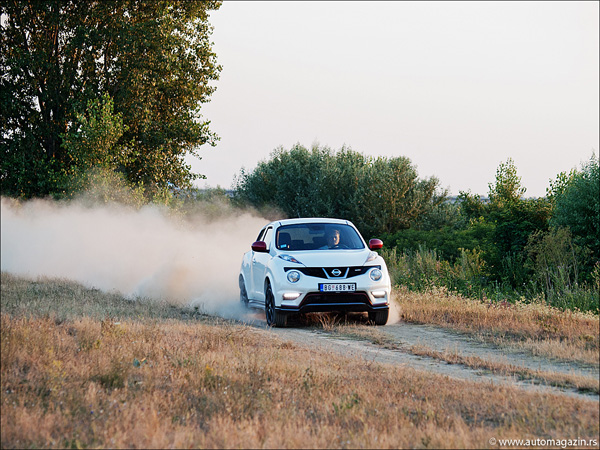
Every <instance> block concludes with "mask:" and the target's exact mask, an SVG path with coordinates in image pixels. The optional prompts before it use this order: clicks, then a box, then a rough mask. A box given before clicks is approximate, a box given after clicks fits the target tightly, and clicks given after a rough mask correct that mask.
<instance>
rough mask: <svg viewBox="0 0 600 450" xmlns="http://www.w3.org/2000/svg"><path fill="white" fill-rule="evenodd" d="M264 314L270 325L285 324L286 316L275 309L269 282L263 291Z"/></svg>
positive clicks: (280, 325) (282, 325)
mask: <svg viewBox="0 0 600 450" xmlns="http://www.w3.org/2000/svg"><path fill="white" fill-rule="evenodd" d="M265 316H266V318H267V325H269V326H270V327H273V326H274V327H285V326H286V324H287V316H286V315H285V314H281V313H280V312H279V311H277V310H276V309H275V297H274V296H273V290H272V289H271V285H270V284H267V289H266V291H265Z"/></svg>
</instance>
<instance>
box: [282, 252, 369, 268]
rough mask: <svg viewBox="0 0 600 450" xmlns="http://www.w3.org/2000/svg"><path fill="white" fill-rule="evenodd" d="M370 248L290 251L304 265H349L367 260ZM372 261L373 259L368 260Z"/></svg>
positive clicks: (359, 263) (362, 263) (361, 263)
mask: <svg viewBox="0 0 600 450" xmlns="http://www.w3.org/2000/svg"><path fill="white" fill-rule="evenodd" d="M370 253H371V250H369V249H362V250H315V251H304V252H293V253H292V252H290V253H289V255H290V256H293V257H294V258H296V259H297V260H298V261H300V262H301V263H302V264H303V265H304V266H306V267H351V266H362V265H364V264H365V262H366V261H367V258H368V257H369V254H370ZM369 262H370V263H373V261H369Z"/></svg>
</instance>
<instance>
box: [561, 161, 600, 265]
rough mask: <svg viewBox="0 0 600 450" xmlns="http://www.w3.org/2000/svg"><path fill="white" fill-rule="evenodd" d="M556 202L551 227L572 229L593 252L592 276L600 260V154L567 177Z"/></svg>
mask: <svg viewBox="0 0 600 450" xmlns="http://www.w3.org/2000/svg"><path fill="white" fill-rule="evenodd" d="M560 176H561V175H559V177H560ZM561 179H562V178H559V181H560V180H561ZM557 183H558V181H557ZM557 183H555V184H557ZM554 201H555V204H554V209H553V211H552V216H551V218H550V225H551V226H552V227H555V228H559V227H568V228H569V229H570V231H571V234H572V235H573V240H574V241H575V243H576V244H577V245H579V246H580V247H584V248H587V249H589V250H590V251H591V257H592V258H591V261H590V263H588V264H587V271H588V273H589V271H591V270H592V266H593V264H594V263H597V262H598V261H600V167H599V163H598V157H597V156H596V155H592V157H591V158H590V160H589V161H588V162H587V163H585V164H584V165H583V166H582V169H581V171H576V172H575V173H573V174H572V175H571V176H570V177H569V178H567V180H566V182H565V183H563V184H562V187H561V189H560V190H558V191H557V193H556V195H555V200H554Z"/></svg>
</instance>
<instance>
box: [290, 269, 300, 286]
mask: <svg viewBox="0 0 600 450" xmlns="http://www.w3.org/2000/svg"><path fill="white" fill-rule="evenodd" d="M287 279H288V281H289V282H290V283H296V282H298V280H299V279H300V272H298V271H296V270H292V271H291V272H288V274H287Z"/></svg>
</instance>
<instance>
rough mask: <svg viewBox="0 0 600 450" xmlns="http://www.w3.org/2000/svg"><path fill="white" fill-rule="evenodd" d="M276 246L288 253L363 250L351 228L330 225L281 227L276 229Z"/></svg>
mask: <svg viewBox="0 0 600 450" xmlns="http://www.w3.org/2000/svg"><path fill="white" fill-rule="evenodd" d="M276 246H277V248H278V249H279V250H289V251H302V250H330V249H336V250H337V249H353V250H354V249H362V248H365V246H364V243H363V241H362V239H361V238H360V236H359V234H358V233H357V232H356V230H355V229H354V228H353V227H351V226H349V225H345V224H332V223H306V224H293V225H284V226H281V227H279V228H278V229H277V236H276Z"/></svg>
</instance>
